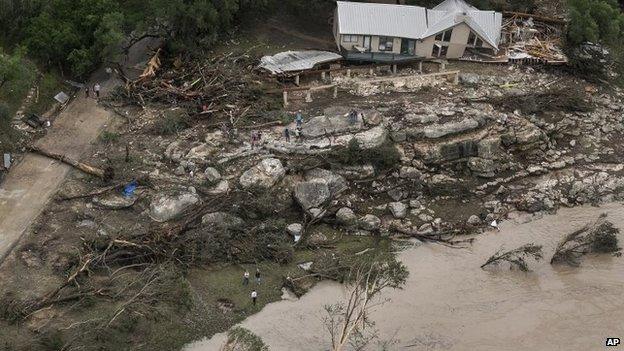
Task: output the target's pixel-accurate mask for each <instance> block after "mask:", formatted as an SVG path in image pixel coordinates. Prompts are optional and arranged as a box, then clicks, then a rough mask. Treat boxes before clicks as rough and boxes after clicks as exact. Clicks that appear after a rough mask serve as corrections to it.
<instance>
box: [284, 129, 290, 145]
mask: <svg viewBox="0 0 624 351" xmlns="http://www.w3.org/2000/svg"><path fill="white" fill-rule="evenodd" d="M284 138H286V142H287V143H290V129H288V127H286V128H284Z"/></svg>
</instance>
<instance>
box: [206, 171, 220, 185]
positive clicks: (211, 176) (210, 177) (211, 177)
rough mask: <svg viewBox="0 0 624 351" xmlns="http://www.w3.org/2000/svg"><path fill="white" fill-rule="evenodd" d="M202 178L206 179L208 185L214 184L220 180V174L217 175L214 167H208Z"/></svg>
mask: <svg viewBox="0 0 624 351" xmlns="http://www.w3.org/2000/svg"><path fill="white" fill-rule="evenodd" d="M204 177H206V180H207V181H208V182H209V183H210V184H215V183H216V182H218V181H219V180H221V173H219V171H218V170H217V169H216V168H214V167H208V168H206V170H205V171H204Z"/></svg>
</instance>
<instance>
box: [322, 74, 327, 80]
mask: <svg viewBox="0 0 624 351" xmlns="http://www.w3.org/2000/svg"><path fill="white" fill-rule="evenodd" d="M326 76H327V75H326V74H325V72H321V81H323V82H324V81H325V78H326Z"/></svg>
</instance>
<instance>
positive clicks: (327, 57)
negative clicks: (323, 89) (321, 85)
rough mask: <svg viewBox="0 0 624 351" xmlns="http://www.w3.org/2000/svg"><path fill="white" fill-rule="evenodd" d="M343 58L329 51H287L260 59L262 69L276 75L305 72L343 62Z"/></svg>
mask: <svg viewBox="0 0 624 351" xmlns="http://www.w3.org/2000/svg"><path fill="white" fill-rule="evenodd" d="M341 59H342V56H341V55H339V54H336V53H334V52H329V51H317V50H306V51H285V52H280V53H278V54H275V55H273V56H264V57H263V58H262V59H260V67H261V68H264V69H266V70H268V71H270V72H272V73H274V74H278V73H285V72H296V71H303V70H306V69H312V68H314V66H316V65H318V64H321V63H326V62H332V61H337V60H341Z"/></svg>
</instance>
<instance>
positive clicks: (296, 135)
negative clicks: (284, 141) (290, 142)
mask: <svg viewBox="0 0 624 351" xmlns="http://www.w3.org/2000/svg"><path fill="white" fill-rule="evenodd" d="M302 137H303V133H302V131H301V127H297V129H295V138H296V139H297V142H298V143H300V142H301V139H302Z"/></svg>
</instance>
